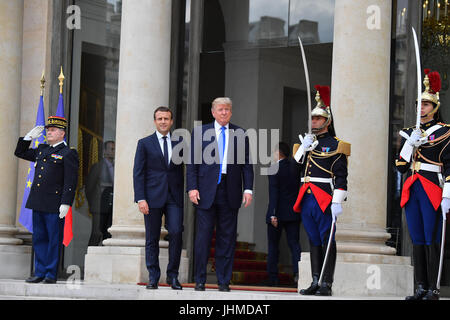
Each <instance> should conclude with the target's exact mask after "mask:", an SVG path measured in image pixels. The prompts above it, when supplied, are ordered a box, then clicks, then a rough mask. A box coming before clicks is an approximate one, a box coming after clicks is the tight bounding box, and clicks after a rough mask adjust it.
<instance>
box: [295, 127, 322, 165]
mask: <svg viewBox="0 0 450 320" xmlns="http://www.w3.org/2000/svg"><path fill="white" fill-rule="evenodd" d="M298 138H299V139H300V143H301V144H300V147H299V148H298V150H297V152H296V153H295V155H294V159H295V161H297V162H300V163H303V161H304V156H305V154H306V152H308V151H311V150H314V149H315V148H316V146H317V145H318V144H319V141H317V140H316V136H315V135H314V134H308V133H307V134H305V138H303V137H302V135H300V134H299V135H298Z"/></svg>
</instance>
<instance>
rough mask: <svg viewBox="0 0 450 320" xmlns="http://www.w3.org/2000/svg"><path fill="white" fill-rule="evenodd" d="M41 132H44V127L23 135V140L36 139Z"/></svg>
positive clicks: (37, 127)
mask: <svg viewBox="0 0 450 320" xmlns="http://www.w3.org/2000/svg"><path fill="white" fill-rule="evenodd" d="M42 131H44V126H36V127H34V128H33V129H31V130H30V131H29V132H28V133H27V134H26V135H25V137H24V140H33V139H36V138H37V137H39V136H40V135H41V133H42Z"/></svg>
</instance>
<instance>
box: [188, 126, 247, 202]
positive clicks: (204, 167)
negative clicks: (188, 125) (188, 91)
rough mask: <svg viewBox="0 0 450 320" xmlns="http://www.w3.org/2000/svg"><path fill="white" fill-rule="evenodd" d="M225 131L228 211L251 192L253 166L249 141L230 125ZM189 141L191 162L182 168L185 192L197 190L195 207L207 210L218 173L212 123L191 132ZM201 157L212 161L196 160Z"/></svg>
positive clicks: (239, 130)
mask: <svg viewBox="0 0 450 320" xmlns="http://www.w3.org/2000/svg"><path fill="white" fill-rule="evenodd" d="M210 130H212V131H210ZM229 130H230V131H229V138H228V152H227V177H226V179H227V180H226V184H227V194H228V204H229V206H230V207H231V208H232V209H238V208H240V207H241V204H242V193H243V190H247V189H248V190H251V189H253V165H252V164H251V163H250V149H249V141H248V137H245V131H244V130H243V129H242V128H240V127H238V126H236V125H234V124H232V123H230V124H229ZM207 131H208V132H207ZM206 132H207V133H206ZM205 133H206V135H205ZM191 139H192V140H191V155H190V156H191V159H190V160H191V161H190V164H188V165H187V168H186V170H187V172H186V184H187V191H188V192H189V191H191V190H198V191H199V193H200V200H199V203H198V206H197V207H198V208H200V209H209V208H211V206H212V204H213V202H214V198H215V195H216V190H217V182H218V179H219V171H220V161H219V146H218V143H217V138H216V135H215V129H214V122H212V123H209V124H205V125H203V126H199V127H197V128H194V130H193V131H192V135H191ZM204 139H205V140H206V141H204ZM200 142H201V143H200ZM205 149H206V150H205ZM203 154H210V155H211V156H212V157H214V158H215V161H214V162H213V163H210V162H208V159H206V157H204V156H202V157H201V158H200V159H199V156H200V155H203ZM196 160H197V161H196ZM199 160H200V161H199ZM205 160H206V161H205ZM196 162H198V163H196Z"/></svg>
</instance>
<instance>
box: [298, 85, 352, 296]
mask: <svg viewBox="0 0 450 320" xmlns="http://www.w3.org/2000/svg"><path fill="white" fill-rule="evenodd" d="M315 88H316V89H317V94H316V101H317V105H316V107H315V108H314V109H313V110H312V111H311V125H310V127H311V133H309V134H306V135H305V137H303V138H302V137H301V136H300V137H301V140H302V144H301V145H300V146H299V145H298V144H297V145H295V146H294V154H295V159H296V160H297V161H298V162H300V163H301V164H302V166H301V176H302V178H301V187H300V191H299V194H298V197H297V201H296V203H295V205H294V211H295V212H299V213H300V214H301V215H302V221H303V224H304V227H305V230H306V232H307V234H308V238H309V242H310V259H311V273H312V278H313V279H312V280H313V281H312V283H311V286H310V287H309V288H307V289H302V290H300V294H302V295H318V296H330V295H332V290H331V287H332V283H333V277H334V269H335V265H336V241H335V239H334V230H333V229H334V226H335V221H336V217H337V216H338V215H340V214H341V213H342V206H341V203H342V202H343V201H344V200H345V199H346V197H347V157H348V156H350V144H349V143H347V142H344V141H342V140H339V139H338V138H336V137H335V131H334V126H333V123H332V120H333V119H332V115H331V109H330V87H328V86H316V87H315Z"/></svg>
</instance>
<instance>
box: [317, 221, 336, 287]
mask: <svg viewBox="0 0 450 320" xmlns="http://www.w3.org/2000/svg"><path fill="white" fill-rule="evenodd" d="M335 225H336V220H335V219H334V218H333V223H332V224H331V229H330V236H329V237H328V244H327V251H326V253H325V258H323V265H322V270H321V271H320V277H319V286H321V285H322V278H323V272H324V271H325V266H326V265H327V260H328V252H330V245H331V240H332V239H333V232H334V229H335V228H334V227H335Z"/></svg>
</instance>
